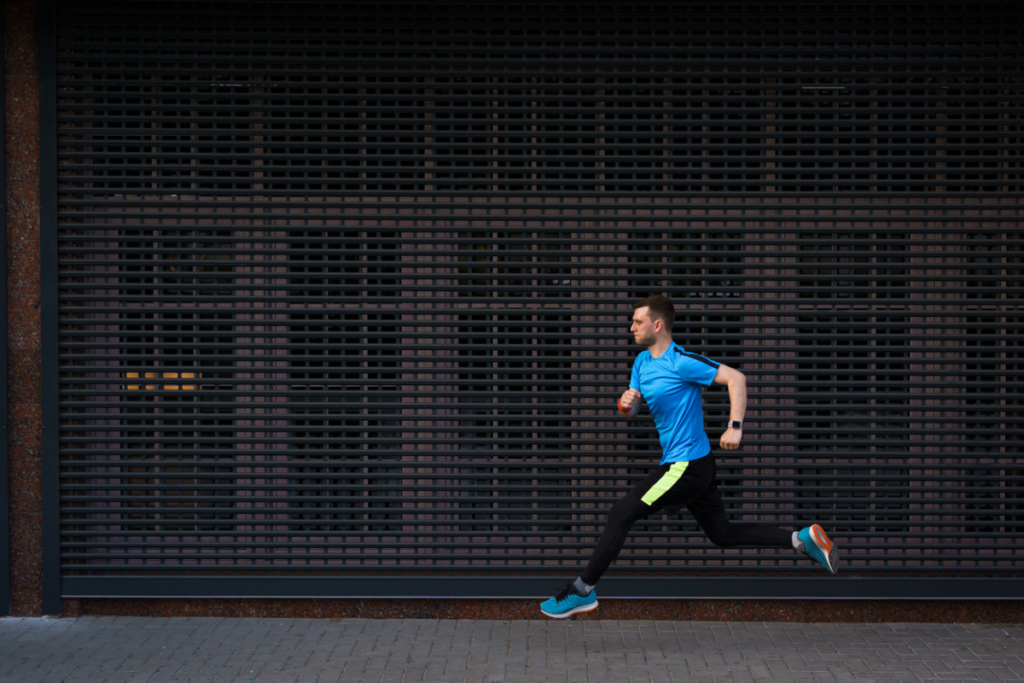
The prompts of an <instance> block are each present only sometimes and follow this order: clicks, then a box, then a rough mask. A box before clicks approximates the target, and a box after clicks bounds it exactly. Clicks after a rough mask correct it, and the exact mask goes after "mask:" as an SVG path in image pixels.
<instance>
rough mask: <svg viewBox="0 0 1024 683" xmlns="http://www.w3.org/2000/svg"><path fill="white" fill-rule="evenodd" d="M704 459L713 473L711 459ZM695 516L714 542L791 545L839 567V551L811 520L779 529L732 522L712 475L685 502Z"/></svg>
mask: <svg viewBox="0 0 1024 683" xmlns="http://www.w3.org/2000/svg"><path fill="white" fill-rule="evenodd" d="M702 460H708V461H709V463H708V464H709V465H711V468H712V473H714V467H715V465H714V460H713V459H712V457H711V456H708V457H707V458H702ZM686 507H687V509H688V510H689V511H690V514H692V515H693V518H694V519H696V520H697V524H699V525H700V528H701V529H703V530H704V533H705V534H707V536H708V539H709V540H710V541H711V542H712V543H714V544H715V545H717V546H720V547H723V548H734V547H736V546H741V545H743V546H755V547H761V548H793V549H795V550H799V551H800V552H802V553H804V554H805V555H807V556H808V557H810V558H811V559H812V560H815V561H816V562H818V563H820V564H821V565H822V566H824V567H825V569H827V570H828V571H829V572H830V573H832V574H835V573H836V571H838V569H839V552H838V551H837V550H836V548H835V545H834V544H833V543H832V541H831V540H829V538H828V536H827V535H826V534H825V531H824V530H823V529H822V528H821V527H820V526H818V525H817V524H814V525H812V526H809V527H807V528H805V529H803V530H801V531H799V532H795V531H790V530H788V529H782V528H780V527H777V526H771V525H770V524H754V523H751V522H740V523H733V522H730V521H729V516H728V514H727V513H726V511H725V504H724V503H722V496H721V495H720V494H719V493H718V482H717V481H716V480H715V479H714V478H713V477H712V479H711V484H710V485H709V486H708V488H707V489H706V490H705V491H704V493H702V494H701V495H700V496H698V497H697V499H696V500H694V501H693V502H692V503H690V504H689V505H687V506H686Z"/></svg>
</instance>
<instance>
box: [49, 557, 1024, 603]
mask: <svg viewBox="0 0 1024 683" xmlns="http://www.w3.org/2000/svg"><path fill="white" fill-rule="evenodd" d="M395 569H400V568H398V567H396V568H395ZM573 569H575V567H574V566H571V565H570V566H568V567H565V568H564V569H563V570H562V571H561V573H554V572H553V571H552V569H546V570H535V571H544V572H545V573H546V574H547V576H540V577H524V576H501V575H500V571H501V570H497V573H499V575H498V576H495V577H479V576H466V575H457V576H450V577H443V576H422V575H420V576H404V577H402V576H392V577H372V576H369V577H357V576H336V577H331V576H322V577H312V576H307V577H303V576H245V575H237V574H236V575H234V576H216V575H215V574H214V573H213V572H215V571H217V570H205V571H206V572H207V574H206V575H200V576H192V577H189V576H173V575H166V574H164V575H160V576H131V575H112V576H75V575H67V574H65V575H64V577H63V579H62V583H61V595H62V596H63V597H65V598H99V597H110V598H115V597H116V598H127V597H132V598H158V597H159V598H169V597H170V598H214V597H220V598H243V597H253V598H255V597H259V598H276V597H280V598H363V599H367V598H395V597H403V598H411V597H422V598H480V599H495V598H505V599H514V598H521V599H540V600H543V599H546V598H549V597H551V595H554V594H555V593H556V592H558V591H559V590H561V588H562V587H564V583H565V579H567V578H572V576H573V575H574V574H573V573H572V570H573ZM143 571H145V570H143ZM195 571H204V570H195ZM271 571H273V570H271ZM314 571H315V570H314ZM492 571H494V570H492ZM732 571H737V569H732ZM600 594H601V598H602V599H607V598H612V599H616V598H621V599H643V598H649V599H686V598H689V599H712V598H717V599H784V600H801V599H803V600H806V599H818V600H822V599H854V600H856V599H900V600H977V599H988V600H991V599H997V600H998V599H1003V600H1019V599H1021V598H1024V579H1021V578H1004V577H999V576H992V577H984V578H971V577H955V578H954V577H950V578H928V577H908V578H872V577H850V578H842V577H821V578H819V577H814V578H812V577H805V576H800V577H788V578H775V577H758V578H747V577H737V578H712V577H691V576H686V575H685V574H683V575H682V576H680V577H672V578H670V577H665V578H642V577H631V578H627V577H618V576H609V577H608V578H605V579H602V581H601V590H600Z"/></svg>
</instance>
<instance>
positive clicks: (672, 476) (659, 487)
mask: <svg viewBox="0 0 1024 683" xmlns="http://www.w3.org/2000/svg"><path fill="white" fill-rule="evenodd" d="M689 464H690V463H688V462H674V463H672V465H671V466H669V468H668V472H666V473H665V474H663V475H662V477H661V479H659V480H658V481H657V482H655V484H654V486H652V487H651V488H649V489H647V493H645V494H644V497H643V498H641V499H640V500H642V501H643V502H645V503H647V504H648V505H654V504H655V503H656V502H657V501H658V499H659V498H661V497H662V496H663V495H665V493H666V492H667V491H668V490H669V489H670V488H672V487H673V486H675V485H676V482H677V481H679V477H681V476H683V472H685V471H686V466H687V465H689Z"/></svg>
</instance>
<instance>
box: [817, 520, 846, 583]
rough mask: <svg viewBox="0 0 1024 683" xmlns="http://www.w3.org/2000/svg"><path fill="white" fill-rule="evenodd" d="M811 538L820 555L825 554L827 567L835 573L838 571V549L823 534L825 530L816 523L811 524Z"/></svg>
mask: <svg viewBox="0 0 1024 683" xmlns="http://www.w3.org/2000/svg"><path fill="white" fill-rule="evenodd" d="M811 540H812V541H814V545H816V546H818V550H820V551H821V553H822V555H824V556H825V562H826V563H827V567H826V568H827V569H828V570H829V571H830V572H832V573H833V574H835V573H836V572H838V571H839V550H838V549H836V544H835V543H833V542H832V541H831V540H830V539H829V537H828V535H826V534H825V530H824V529H822V528H821V527H820V526H818V525H817V524H812V525H811Z"/></svg>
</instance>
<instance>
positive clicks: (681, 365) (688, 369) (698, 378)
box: [675, 348, 720, 387]
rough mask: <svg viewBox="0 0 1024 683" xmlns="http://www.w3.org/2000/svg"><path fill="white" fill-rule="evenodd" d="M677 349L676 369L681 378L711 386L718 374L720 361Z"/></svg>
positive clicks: (685, 380)
mask: <svg viewBox="0 0 1024 683" xmlns="http://www.w3.org/2000/svg"><path fill="white" fill-rule="evenodd" d="M675 351H676V353H677V354H678V356H677V358H676V371H677V372H678V373H679V378H680V379H681V380H683V381H684V382H696V383H697V384H703V385H704V386H706V387H707V386H711V383H712V382H713V381H714V379H715V375H717V374H718V366H719V365H720V363H716V362H715V361H713V360H711V359H710V358H705V357H704V356H701V355H699V354H696V353H689V352H688V351H681V350H679V349H678V348H676V349H675Z"/></svg>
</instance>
